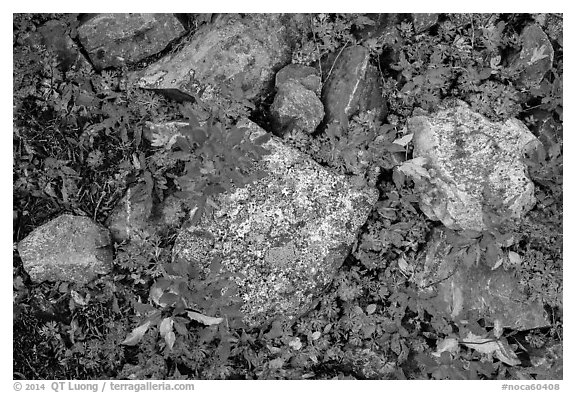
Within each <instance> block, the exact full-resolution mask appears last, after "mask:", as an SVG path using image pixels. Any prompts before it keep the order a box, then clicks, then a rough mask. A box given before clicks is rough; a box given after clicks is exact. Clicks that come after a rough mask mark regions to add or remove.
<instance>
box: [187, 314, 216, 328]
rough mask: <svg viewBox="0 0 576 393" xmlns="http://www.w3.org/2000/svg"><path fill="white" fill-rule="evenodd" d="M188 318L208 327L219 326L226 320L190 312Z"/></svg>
mask: <svg viewBox="0 0 576 393" xmlns="http://www.w3.org/2000/svg"><path fill="white" fill-rule="evenodd" d="M188 317H189V318H190V319H192V320H194V321H197V322H200V323H203V324H204V325H207V326H211V325H218V324H219V323H221V322H222V321H223V320H224V318H215V317H208V316H206V315H203V314H200V313H197V312H194V311H188Z"/></svg>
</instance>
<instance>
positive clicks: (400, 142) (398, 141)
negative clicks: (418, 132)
mask: <svg viewBox="0 0 576 393" xmlns="http://www.w3.org/2000/svg"><path fill="white" fill-rule="evenodd" d="M413 137H414V133H412V134H408V135H404V136H403V137H402V138H398V139H396V140H395V141H394V142H392V143H395V144H397V145H400V146H406V145H407V144H408V143H410V141H411V140H412V138H413Z"/></svg>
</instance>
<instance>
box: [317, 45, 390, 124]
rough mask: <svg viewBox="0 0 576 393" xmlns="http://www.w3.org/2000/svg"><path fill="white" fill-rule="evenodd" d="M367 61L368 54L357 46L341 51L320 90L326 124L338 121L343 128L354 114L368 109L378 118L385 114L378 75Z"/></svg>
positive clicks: (361, 47)
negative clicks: (372, 110)
mask: <svg viewBox="0 0 576 393" xmlns="http://www.w3.org/2000/svg"><path fill="white" fill-rule="evenodd" d="M369 59H370V51H368V49H366V48H365V47H363V46H360V45H354V46H351V47H349V48H346V49H344V50H343V51H342V52H341V53H340V55H339V56H338V57H337V58H336V59H335V63H334V64H333V65H334V67H333V68H332V72H331V74H330V77H329V78H328V80H326V83H325V84H324V86H323V88H322V102H323V103H324V110H325V112H326V119H325V120H326V123H327V124H330V123H333V122H337V123H339V124H341V125H342V126H344V127H346V126H347V125H348V120H349V119H350V118H351V117H352V116H353V115H355V114H357V113H358V112H363V111H366V110H371V109H374V110H376V111H377V112H378V113H377V114H378V116H383V115H384V114H385V112H386V109H385V107H386V104H385V102H384V99H383V98H382V82H381V80H380V75H379V73H378V70H377V69H376V67H375V66H373V65H371V64H370V63H369Z"/></svg>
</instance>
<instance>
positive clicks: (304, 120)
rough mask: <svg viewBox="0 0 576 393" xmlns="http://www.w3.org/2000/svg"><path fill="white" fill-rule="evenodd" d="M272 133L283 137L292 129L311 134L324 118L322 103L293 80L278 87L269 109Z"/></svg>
mask: <svg viewBox="0 0 576 393" xmlns="http://www.w3.org/2000/svg"><path fill="white" fill-rule="evenodd" d="M270 112H271V115H272V119H273V121H274V131H275V132H276V133H278V135H284V134H285V133H286V132H288V131H291V130H293V129H299V130H302V131H304V132H307V133H313V132H314V130H316V127H318V125H319V124H320V122H321V121H322V119H323V118H324V107H323V106H322V101H320V99H319V98H318V96H316V94H314V92H313V91H312V90H309V89H307V88H306V87H304V86H303V85H302V84H300V83H299V82H297V81H295V80H288V81H286V82H284V83H282V84H281V85H280V88H279V89H278V93H276V96H275V97H274V102H273V103H272V106H271V107H270Z"/></svg>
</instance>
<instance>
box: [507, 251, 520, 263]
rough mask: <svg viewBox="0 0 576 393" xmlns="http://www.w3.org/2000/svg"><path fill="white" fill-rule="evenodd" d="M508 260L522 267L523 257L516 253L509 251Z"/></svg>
mask: <svg viewBox="0 0 576 393" xmlns="http://www.w3.org/2000/svg"><path fill="white" fill-rule="evenodd" d="M508 259H509V260H510V263H511V264H512V265H520V264H521V263H522V257H521V256H520V255H518V254H517V253H515V252H514V251H508Z"/></svg>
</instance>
